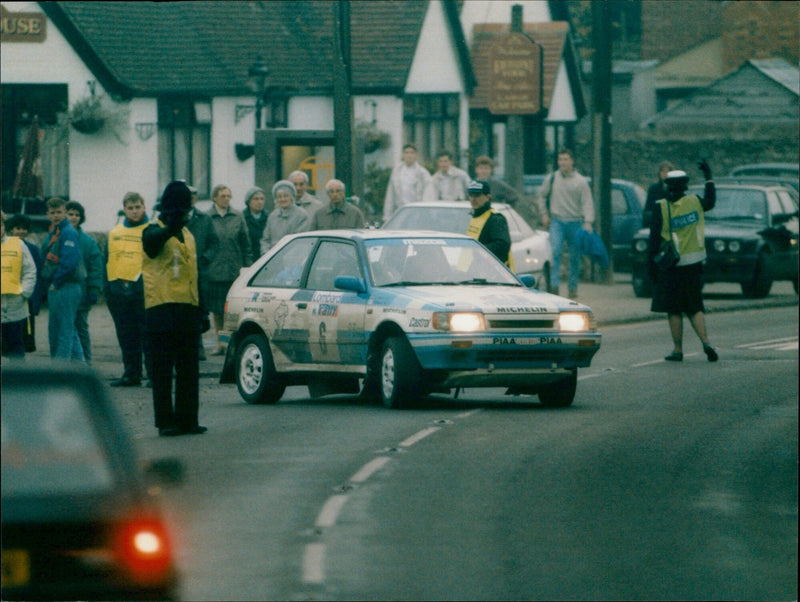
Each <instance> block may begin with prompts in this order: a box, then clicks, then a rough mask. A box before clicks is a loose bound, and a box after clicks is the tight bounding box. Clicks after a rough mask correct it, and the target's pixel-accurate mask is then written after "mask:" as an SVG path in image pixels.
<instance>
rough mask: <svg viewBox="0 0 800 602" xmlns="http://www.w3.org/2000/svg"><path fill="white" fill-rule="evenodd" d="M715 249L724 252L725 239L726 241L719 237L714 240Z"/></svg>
mask: <svg viewBox="0 0 800 602" xmlns="http://www.w3.org/2000/svg"><path fill="white" fill-rule="evenodd" d="M714 250H715V251H716V252H717V253H722V252H723V251H724V250H725V241H724V240H719V239H716V240H715V241H714Z"/></svg>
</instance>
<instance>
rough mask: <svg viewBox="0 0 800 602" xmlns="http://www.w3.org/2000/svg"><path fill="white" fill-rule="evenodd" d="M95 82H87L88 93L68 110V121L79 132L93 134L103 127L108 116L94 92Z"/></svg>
mask: <svg viewBox="0 0 800 602" xmlns="http://www.w3.org/2000/svg"><path fill="white" fill-rule="evenodd" d="M95 83H96V82H93V81H90V82H87V84H88V86H89V95H88V96H85V97H84V98H82V99H81V100H79V101H77V102H76V103H75V104H74V105H72V108H71V109H70V110H69V121H70V123H71V124H72V127H74V128H75V129H76V130H77V131H79V132H80V133H81V134H95V133H97V132H99V131H100V130H101V129H103V126H104V125H105V123H106V118H107V117H108V115H107V113H106V110H105V109H104V108H103V104H102V102H100V96H98V95H97V94H95V91H94V90H95Z"/></svg>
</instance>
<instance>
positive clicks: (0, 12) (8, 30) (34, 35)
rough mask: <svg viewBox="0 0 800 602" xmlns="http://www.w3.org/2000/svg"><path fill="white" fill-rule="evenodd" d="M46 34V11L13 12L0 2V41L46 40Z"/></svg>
mask: <svg viewBox="0 0 800 602" xmlns="http://www.w3.org/2000/svg"><path fill="white" fill-rule="evenodd" d="M46 34H47V17H45V15H44V13H12V12H11V11H8V10H6V7H5V5H2V4H0V42H2V43H6V42H44V41H45V39H46V37H47V36H46Z"/></svg>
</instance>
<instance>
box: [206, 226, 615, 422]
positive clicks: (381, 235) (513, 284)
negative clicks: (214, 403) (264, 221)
mask: <svg viewBox="0 0 800 602" xmlns="http://www.w3.org/2000/svg"><path fill="white" fill-rule="evenodd" d="M523 282H524V283H523ZM526 284H528V285H529V284H532V279H531V278H530V277H523V278H522V279H521V280H520V279H518V278H517V277H516V276H514V274H512V273H511V272H510V271H509V270H508V268H506V266H504V265H503V264H502V263H501V262H500V261H498V260H497V258H496V257H495V256H494V255H493V254H492V253H490V252H489V251H488V250H487V249H486V248H485V247H484V246H483V245H481V244H480V243H478V242H477V241H475V240H473V239H472V238H469V237H468V236H465V235H461V234H443V233H437V232H422V231H387V230H330V231H326V230H321V231H314V232H305V233H302V234H295V235H292V236H287V237H285V238H284V239H283V240H281V242H280V243H279V244H278V245H277V246H276V247H275V248H274V249H272V250H271V251H270V252H269V253H267V254H266V255H264V256H263V257H261V258H260V259H259V260H258V261H256V262H255V263H254V264H253V265H252V266H250V267H249V268H246V269H244V270H242V272H241V274H240V276H239V278H238V279H237V280H236V282H234V283H233V286H231V289H230V291H229V292H228V298H227V303H226V308H225V321H224V327H223V333H222V336H223V339H224V338H225V337H227V338H228V351H227V355H226V357H225V364H224V367H223V371H222V375H221V377H220V382H222V383H232V382H235V383H236V384H237V386H238V389H239V393H240V394H241V396H242V397H243V398H244V399H245V401H247V402H248V403H276V402H277V401H278V400H279V399H280V398H281V396H282V395H283V393H284V390H285V388H286V387H287V386H288V385H307V386H308V388H309V392H310V394H311V395H312V396H318V395H324V394H329V393H357V392H359V389H360V390H361V393H362V395H365V396H368V397H370V398H375V399H376V400H377V399H381V400H382V401H383V404H384V405H385V406H386V407H389V408H400V407H403V406H406V405H408V404H410V403H412V402H415V401H417V400H419V399H420V398H421V397H424V396H425V395H426V394H428V393H433V392H449V391H450V390H452V389H459V388H470V387H508V389H509V391H510V392H513V393H517V394H530V395H538V396H539V400H540V401H541V402H542V403H543V404H545V405H550V406H568V405H570V404H571V403H572V401H573V399H574V397H575V390H576V386H577V374H578V368H580V367H586V366H589V364H590V362H591V360H592V357H593V356H594V354H595V353H597V351H598V350H599V349H600V341H601V338H602V337H601V335H600V334H599V333H598V332H597V327H596V324H595V321H594V318H593V316H592V312H591V310H590V309H589V308H588V307H586V306H585V305H581V304H579V303H577V302H574V301H570V300H568V299H564V298H562V297H557V296H555V295H550V294H547V293H544V292H540V291H538V290H535V289H532V288H528V286H526Z"/></svg>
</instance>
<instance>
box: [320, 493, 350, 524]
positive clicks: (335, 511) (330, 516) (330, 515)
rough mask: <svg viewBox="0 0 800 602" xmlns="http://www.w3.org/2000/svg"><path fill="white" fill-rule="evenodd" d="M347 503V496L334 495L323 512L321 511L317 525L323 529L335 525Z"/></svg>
mask: <svg viewBox="0 0 800 602" xmlns="http://www.w3.org/2000/svg"><path fill="white" fill-rule="evenodd" d="M346 502H347V496H346V495H332V496H331V497H329V498H328V500H327V501H326V502H325V505H324V506H323V507H322V510H320V513H319V516H318V517H317V522H316V523H315V525H316V526H317V527H323V528H325V527H332V526H333V525H335V524H336V519H337V518H339V512H341V510H342V508H343V507H344V505H345V503H346Z"/></svg>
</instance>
